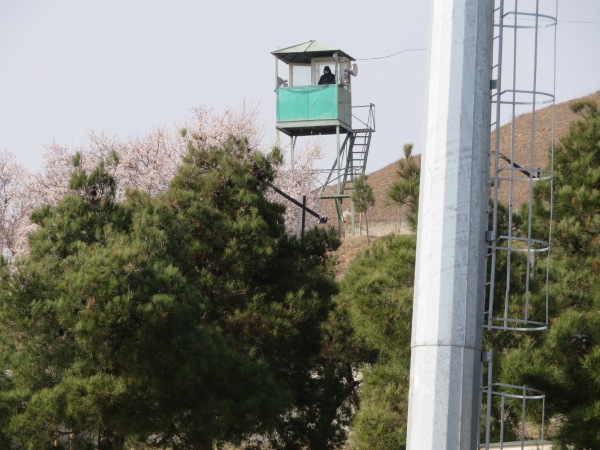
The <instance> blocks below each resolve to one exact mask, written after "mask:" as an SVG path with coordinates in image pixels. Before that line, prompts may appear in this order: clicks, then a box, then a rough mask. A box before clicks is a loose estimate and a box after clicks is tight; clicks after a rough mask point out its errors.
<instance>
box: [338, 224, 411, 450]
mask: <svg viewBox="0 0 600 450" xmlns="http://www.w3.org/2000/svg"><path fill="white" fill-rule="evenodd" d="M415 245H416V242H415V238H414V236H397V235H389V236H385V237H384V238H381V239H379V240H378V241H377V242H376V243H375V244H373V246H372V247H370V248H369V250H367V251H366V252H365V253H364V254H362V255H360V256H359V257H357V258H356V260H355V261H354V262H353V263H352V265H351V267H350V269H349V270H348V273H347V274H346V276H345V277H344V279H343V280H342V284H341V292H340V295H339V300H338V302H339V303H340V304H341V305H344V306H345V307H346V308H347V310H348V312H349V317H350V323H351V325H352V327H353V330H354V333H355V335H356V337H355V342H357V345H362V347H363V357H362V361H363V362H365V364H364V365H362V366H361V371H362V374H363V382H362V386H361V389H360V409H359V411H358V414H357V416H356V418H355V421H354V423H353V427H352V431H353V443H352V444H353V447H352V448H356V449H372V448H373V447H374V446H376V447H377V448H378V449H382V450H385V449H390V450H392V449H394V450H396V449H404V448H405V445H406V420H407V416H408V381H409V373H410V334H411V317H412V297H413V280H414V265H415ZM369 351H371V352H373V353H372V354H371V355H370V357H369Z"/></svg>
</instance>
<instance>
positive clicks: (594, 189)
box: [501, 102, 600, 449]
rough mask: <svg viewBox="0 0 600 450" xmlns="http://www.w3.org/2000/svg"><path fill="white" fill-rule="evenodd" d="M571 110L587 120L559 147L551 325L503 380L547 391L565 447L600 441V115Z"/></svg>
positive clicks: (589, 106)
mask: <svg viewBox="0 0 600 450" xmlns="http://www.w3.org/2000/svg"><path fill="white" fill-rule="evenodd" d="M572 109H573V110H574V111H575V112H578V113H579V114H580V115H581V116H582V119H581V120H579V121H577V122H575V123H573V124H571V126H570V128H569V131H568V133H567V134H566V135H565V136H563V137H562V138H561V140H560V143H559V144H558V145H557V146H556V148H555V152H554V155H555V156H554V158H555V165H554V179H555V182H554V192H555V194H554V205H553V230H552V236H553V239H552V258H551V280H550V298H551V324H550V329H549V331H548V332H545V333H540V335H539V336H537V335H536V336H529V337H528V338H526V339H524V340H523V342H521V343H520V345H519V346H518V348H517V349H514V350H511V351H508V352H507V353H506V355H504V357H503V358H502V360H501V370H502V374H501V376H502V379H503V381H504V382H509V380H510V382H511V383H517V382H518V383H519V384H524V385H527V386H532V387H535V388H538V389H541V390H543V391H545V393H546V417H547V419H548V421H549V423H550V427H549V433H550V434H551V435H550V436H549V437H550V439H552V440H553V441H554V448H560V449H563V448H567V447H568V446H572V447H569V448H582V449H583V448H599V447H600V434H599V433H598V431H597V430H599V429H600V401H599V400H598V399H599V398H600V388H599V386H600V384H599V383H598V382H599V380H600V347H599V346H598V345H597V344H598V343H599V342H600V316H599V315H598V309H599V308H600V263H599V260H598V254H600V114H599V113H598V109H597V106H596V105H595V104H594V103H589V102H575V103H574V104H573V105H572ZM548 194H549V192H548V191H547V188H543V189H537V190H536V191H535V198H534V205H533V208H534V211H535V212H536V213H535V215H536V216H544V215H545V216H547V215H548V213H549V205H548V204H547V202H546V201H545V199H547V198H548ZM534 227H537V229H538V230H537V231H538V232H540V233H546V232H548V229H547V224H540V223H534Z"/></svg>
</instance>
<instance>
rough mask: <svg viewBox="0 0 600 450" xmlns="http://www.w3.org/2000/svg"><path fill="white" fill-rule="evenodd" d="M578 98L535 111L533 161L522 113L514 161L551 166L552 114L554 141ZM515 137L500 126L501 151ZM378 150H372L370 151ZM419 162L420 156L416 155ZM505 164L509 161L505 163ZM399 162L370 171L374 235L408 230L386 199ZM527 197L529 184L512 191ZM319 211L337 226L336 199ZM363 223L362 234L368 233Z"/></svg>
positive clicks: (597, 97)
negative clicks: (549, 151)
mask: <svg viewBox="0 0 600 450" xmlns="http://www.w3.org/2000/svg"><path fill="white" fill-rule="evenodd" d="M585 99H589V100H593V101H596V102H597V103H598V104H599V105H600V91H598V92H596V93H594V94H591V95H589V96H586V97H582V98H581V99H577V100H585ZM573 101H575V100H571V101H568V102H564V103H560V104H557V105H555V106H554V108H552V107H551V106H549V107H546V108H543V109H539V110H537V111H535V140H534V142H535V144H534V147H535V153H534V159H533V161H530V155H529V153H530V152H529V149H530V147H531V142H532V141H531V128H532V126H531V124H532V114H523V115H521V116H519V117H517V118H516V119H515V121H514V148H515V155H514V160H515V162H516V163H517V164H519V165H520V166H522V167H534V168H545V167H547V165H548V149H549V148H550V143H551V140H552V113H553V112H554V136H555V142H558V140H559V139H560V137H561V136H562V135H563V134H565V133H566V131H567V130H568V127H569V123H571V122H572V121H574V120H577V119H578V116H577V115H576V114H575V113H573V112H572V111H571V109H570V104H571V103H572V102H573ZM495 139H496V136H495V132H492V135H491V144H492V148H495ZM512 139H513V127H512V124H511V123H509V124H506V125H504V126H502V127H501V128H500V153H502V154H504V155H506V156H510V153H511V150H510V148H511V141H512ZM373 151H375V152H376V151H377V149H372V150H371V152H373ZM415 157H416V158H417V160H418V161H420V155H416V156H415ZM501 163H503V164H504V165H505V166H506V165H507V164H506V163H504V162H502V161H501ZM397 165H398V164H397V162H394V163H392V164H389V165H387V166H385V167H383V168H381V169H379V170H377V171H375V172H372V173H370V174H368V176H369V179H368V184H369V185H370V186H371V187H372V188H373V193H374V194H375V206H373V207H372V208H370V209H369V211H368V215H369V231H370V234H373V235H374V236H383V235H385V234H388V233H407V232H409V231H408V229H407V227H406V224H405V223H404V220H403V219H404V214H403V212H402V211H400V210H399V208H398V207H397V206H396V205H394V204H392V203H391V202H390V201H389V200H388V199H387V195H386V193H387V191H388V189H389V187H390V185H391V184H392V183H393V182H394V180H396V179H397V174H396V168H397ZM493 167H494V155H493V154H492V155H491V157H490V170H492V169H493ZM501 188H502V189H501V192H500V201H501V202H503V203H505V204H506V203H507V197H508V193H507V189H506V186H501ZM527 199H528V188H527V185H526V183H516V184H515V191H514V193H513V202H514V204H515V206H517V207H518V206H519V205H520V204H521V203H522V202H524V201H525V200H527ZM349 208H350V202H349V200H344V203H343V205H342V209H343V210H349ZM319 212H320V213H321V214H324V215H326V216H327V217H329V225H332V226H336V224H337V213H336V210H335V205H334V202H333V200H323V201H322V203H321V205H319ZM355 222H356V227H357V228H356V230H357V231H356V234H359V232H358V215H357V217H356V219H355ZM364 230H365V226H364V223H363V233H365V231H364ZM345 231H346V234H348V235H350V234H351V230H350V228H349V226H348V225H347V224H346V230H345Z"/></svg>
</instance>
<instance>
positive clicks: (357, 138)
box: [319, 103, 375, 230]
mask: <svg viewBox="0 0 600 450" xmlns="http://www.w3.org/2000/svg"><path fill="white" fill-rule="evenodd" d="M355 108H368V116H367V118H366V120H364V121H363V120H361V119H360V118H359V117H358V116H356V115H354V114H352V117H353V119H355V120H357V121H358V122H360V124H361V125H362V126H363V127H362V128H357V129H352V130H350V131H348V132H347V133H346V137H345V138H344V141H343V143H342V145H341V146H340V148H339V151H338V154H337V158H336V160H335V162H334V163H333V166H332V167H331V170H329V172H328V175H327V178H326V180H325V182H324V183H323V185H322V186H321V187H320V189H319V198H321V199H334V200H335V206H336V210H337V215H338V226H339V228H340V230H341V227H342V214H343V212H342V201H343V199H345V198H350V197H351V196H352V189H353V188H354V179H355V177H358V176H360V175H363V174H364V173H365V170H366V168H367V159H368V156H369V148H370V146H371V136H372V135H373V133H374V132H375V105H373V104H372V103H371V104H370V105H367V106H355V107H353V110H354V109H355ZM352 215H354V214H352Z"/></svg>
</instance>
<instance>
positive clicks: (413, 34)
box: [0, 0, 600, 172]
mask: <svg viewBox="0 0 600 450" xmlns="http://www.w3.org/2000/svg"><path fill="white" fill-rule="evenodd" d="M551 1H552V2H553V0H551ZM428 8H429V2H428V1H423V0H420V1H414V0H396V1H391V0H384V1H380V0H371V1H368V2H367V1H364V0H362V1H355V0H346V1H344V2H324V1H314V0H305V1H303V2H275V1H259V2H248V1H242V0H237V1H231V0H229V1H228V0H220V1H212V2H201V1H197V0H196V1H192V0H171V1H166V0H96V1H93V0H52V1H48V0H0V150H8V151H10V152H12V153H13V154H15V155H16V157H17V160H18V162H20V163H22V164H24V165H26V166H27V167H29V168H32V169H36V168H38V167H40V165H41V162H42V161H41V156H42V153H43V148H44V146H45V145H49V144H51V143H53V142H56V143H59V144H62V145H67V146H69V147H73V148H75V147H78V146H81V145H85V144H86V142H87V133H88V132H89V131H91V130H94V131H98V132H100V131H104V132H106V133H108V134H116V135H119V136H122V137H125V136H127V135H136V134H143V133H144V132H147V131H149V130H150V129H152V127H153V126H155V125H166V126H175V125H176V124H178V123H181V122H182V121H183V120H184V119H185V118H186V117H188V116H189V110H190V109H191V108H193V107H196V106H201V105H204V106H208V107H216V108H227V107H232V108H237V107H238V106H239V105H240V104H241V103H242V101H244V100H246V101H248V102H251V103H253V104H258V105H259V108H260V111H261V117H260V120H261V122H263V123H264V124H265V127H266V129H267V139H268V140H270V141H273V142H274V139H275V135H274V123H275V96H274V93H273V77H274V58H273V56H272V55H271V54H270V52H271V51H273V50H276V49H278V48H284V47H288V46H291V45H295V44H299V43H302V42H305V41H308V40H311V39H315V40H317V41H320V42H323V43H326V44H330V45H334V46H338V47H339V48H341V49H342V50H344V51H345V52H347V53H348V54H350V55H351V56H353V57H354V58H357V59H359V61H358V62H357V63H358V66H359V75H358V77H357V78H356V79H354V80H353V103H354V104H355V105H361V104H368V103H374V104H375V105H376V117H377V132H376V133H375V135H374V137H373V143H372V147H371V153H370V156H369V164H368V167H367V171H368V172H371V171H373V170H376V169H378V168H380V167H382V166H384V165H386V164H389V163H391V162H393V161H395V160H396V159H398V158H399V157H400V155H401V150H402V145H403V144H404V143H406V142H414V143H415V150H416V151H417V152H420V151H421V150H422V148H423V143H424V130H423V124H424V120H425V111H424V105H425V99H426V89H425V88H426V86H425V84H426V77H427V52H425V51H416V52H405V53H402V54H399V55H397V56H394V57H390V58H383V59H367V60H361V59H366V58H376V57H380V56H386V55H390V54H393V53H396V52H399V51H401V50H405V49H411V48H425V47H427V38H428V26H429V17H428ZM586 22H592V23H586ZM598 42H600V1H599V0H560V2H559V26H558V38H557V63H558V70H557V80H556V81H557V87H556V94H557V100H558V101H564V100H567V99H570V98H574V97H577V96H581V95H584V94H588V93H592V92H595V91H596V90H598V89H600V77H599V76H598V74H599V73H600V60H599V59H598V58H597V56H596V55H597V50H595V48H596V46H597V45H598ZM331 150H332V149H330V150H329V151H331ZM325 166H329V163H326V164H325Z"/></svg>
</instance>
